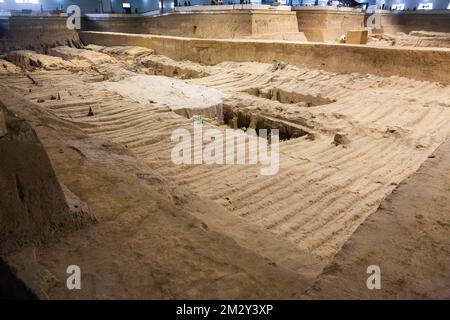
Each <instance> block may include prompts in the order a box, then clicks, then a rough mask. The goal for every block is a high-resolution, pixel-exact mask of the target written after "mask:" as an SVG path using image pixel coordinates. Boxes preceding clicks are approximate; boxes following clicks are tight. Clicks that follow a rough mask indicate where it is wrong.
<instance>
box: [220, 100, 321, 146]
mask: <svg viewBox="0 0 450 320" xmlns="http://www.w3.org/2000/svg"><path fill="white" fill-rule="evenodd" d="M223 122H224V123H225V124H226V125H228V126H229V127H230V128H232V129H238V128H240V129H243V130H244V131H245V130H247V129H248V128H251V129H255V130H256V133H257V134H258V135H260V130H261V129H265V130H267V131H266V132H267V136H269V135H270V134H271V132H272V130H273V129H277V130H278V134H279V139H280V141H285V140H291V139H295V138H299V137H303V136H308V138H310V139H314V134H313V132H312V131H309V130H307V129H306V128H303V127H300V126H298V125H295V124H292V123H289V122H288V121H285V120H281V119H277V118H274V117H270V116H268V115H263V114H258V113H253V112H252V111H250V110H245V109H244V110H242V109H239V108H237V107H233V106H229V105H224V106H223Z"/></svg>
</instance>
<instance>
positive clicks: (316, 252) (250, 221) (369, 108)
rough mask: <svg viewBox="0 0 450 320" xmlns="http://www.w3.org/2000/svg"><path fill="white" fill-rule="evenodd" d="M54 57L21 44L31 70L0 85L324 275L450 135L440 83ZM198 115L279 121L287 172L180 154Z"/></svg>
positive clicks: (141, 57)
mask: <svg viewBox="0 0 450 320" xmlns="http://www.w3.org/2000/svg"><path fill="white" fill-rule="evenodd" d="M50 54H51V55H52V56H44V55H38V54H36V53H29V52H16V53H13V54H11V55H10V57H8V59H9V60H10V61H13V62H14V63H15V64H17V65H18V66H19V67H20V68H21V70H18V69H14V67H12V66H11V65H10V64H8V68H9V70H10V71H9V72H3V73H4V74H2V75H1V76H0V84H2V85H5V86H7V87H9V88H11V89H12V90H14V91H16V92H18V93H19V94H21V95H22V96H23V97H25V98H26V99H29V100H31V101H33V102H35V103H37V104H39V105H40V106H42V107H44V108H45V109H47V110H49V111H51V112H53V113H54V114H55V115H57V116H58V117H60V118H62V119H65V120H69V121H71V122H73V123H74V124H76V125H77V126H78V127H79V128H81V129H82V130H83V131H84V132H85V133H87V134H88V135H91V136H94V137H100V138H104V139H107V140H110V141H112V142H116V143H119V144H122V145H124V146H126V148H128V150H130V151H131V152H132V153H133V154H135V155H136V157H137V158H138V159H139V160H140V161H142V162H143V163H145V164H147V165H148V166H149V167H151V168H152V169H155V170H156V171H157V172H158V173H159V174H161V176H164V177H166V178H168V179H169V180H171V181H172V182H174V183H175V184H177V185H181V186H183V187H186V188H188V189H189V190H191V191H192V192H194V193H195V194H197V195H198V196H199V197H200V198H203V199H209V200H212V201H214V202H216V203H217V204H219V205H221V206H222V207H223V208H225V209H226V211H224V212H226V214H227V215H230V216H232V217H236V218H237V219H238V221H242V223H244V224H246V225H250V226H254V227H255V228H257V230H259V231H258V232H260V233H262V234H268V235H270V236H271V237H275V238H276V239H278V240H279V241H281V242H283V243H286V245H287V246H290V247H292V248H293V250H298V252H302V253H306V254H307V257H308V258H305V259H309V261H310V265H309V268H305V265H302V266H301V268H300V267H299V266H296V265H295V263H294V262H292V261H289V259H286V258H285V259H284V261H281V260H283V259H282V258H281V257H279V259H280V261H277V262H280V263H281V264H284V265H285V266H287V267H288V268H290V269H294V271H296V272H299V273H303V274H310V275H312V276H314V275H317V274H318V273H320V271H321V270H322V268H323V267H324V266H325V265H326V264H327V263H329V262H330V261H331V259H332V258H333V257H334V256H335V255H336V253H337V252H338V251H339V250H340V248H341V247H342V246H343V244H344V243H345V242H346V240H347V239H348V238H349V237H350V236H351V235H352V234H353V233H354V231H355V230H356V229H357V228H358V226H359V225H360V224H361V223H362V222H363V221H364V220H365V219H366V218H367V217H368V216H369V215H370V214H371V213H373V212H375V211H376V210H377V208H378V206H379V205H380V203H381V202H382V201H383V199H384V198H385V197H386V196H387V195H389V194H390V193H391V192H392V190H393V189H394V188H395V187H396V185H397V184H399V183H400V182H401V181H403V180H404V179H405V178H406V177H408V176H409V175H411V174H412V173H414V172H415V171H416V170H417V169H418V168H419V166H420V165H421V164H422V163H423V162H424V161H425V160H426V159H427V158H428V157H429V156H430V154H432V152H433V151H434V150H435V149H436V148H437V147H438V146H439V145H440V144H441V143H442V142H443V141H444V140H445V139H446V138H447V137H449V136H450V122H449V121H448V119H449V118H450V87H448V86H444V85H441V84H438V83H430V82H423V81H417V80H412V79H407V78H401V77H388V78H387V77H379V76H374V75H365V74H333V73H329V72H324V71H321V70H312V69H299V68H296V67H293V66H290V65H285V64H283V63H280V62H278V63H274V64H262V63H234V62H225V63H221V64H219V65H216V66H203V65H199V64H195V63H191V62H186V61H184V62H177V61H173V60H171V59H169V58H167V57H163V56H158V55H155V54H153V52H152V51H151V50H148V49H144V48H135V47H134V48H133V47H115V48H105V47H99V46H88V47H87V48H86V49H72V48H67V47H61V48H55V49H53V50H51V52H50ZM30 61H34V62H30ZM36 61H38V62H36ZM5 63H6V62H5ZM5 65H6V64H5ZM5 68H6V67H5ZM193 115H202V116H204V117H206V124H205V126H206V127H218V128H220V129H221V130H225V129H226V128H228V127H227V126H226V125H225V124H226V123H227V122H228V121H229V120H230V118H233V117H236V120H237V126H238V127H247V126H249V125H250V126H251V125H252V123H253V125H254V126H256V127H257V128H279V129H280V132H281V133H284V138H285V139H284V141H282V142H281V143H280V161H279V162H280V167H279V172H278V174H276V175H272V176H264V175H261V174H260V172H259V168H258V167H257V166H254V165H175V164H173V163H172V161H171V151H172V148H173V147H174V145H175V143H174V142H172V141H171V133H172V131H173V130H175V129H179V128H186V129H188V130H189V131H192V130H193V123H194V121H195V119H194V118H193V117H192V116H193ZM222 119H224V120H225V124H223V123H221V121H220V120H222ZM240 134H242V135H245V133H244V131H240ZM336 137H345V139H344V140H343V141H341V140H339V139H336ZM256 246H257V245H255V247H256ZM275 255H276V254H275Z"/></svg>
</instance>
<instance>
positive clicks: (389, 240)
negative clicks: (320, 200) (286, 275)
mask: <svg viewBox="0 0 450 320" xmlns="http://www.w3.org/2000/svg"><path fill="white" fill-rule="evenodd" d="M449 193H450V140H447V141H446V142H444V143H443V144H442V145H441V146H440V147H439V148H438V149H437V150H436V152H434V153H433V155H432V156H431V157H430V158H429V159H428V160H427V161H425V163H424V164H423V165H422V166H421V167H420V169H419V170H418V171H417V173H415V174H414V175H413V176H411V177H409V178H408V179H406V180H405V181H404V182H402V183H401V184H400V185H399V186H398V187H397V188H396V189H395V190H394V192H393V193H392V194H391V195H389V197H387V198H386V200H385V201H383V203H382V204H381V206H380V208H379V209H378V210H377V212H375V213H374V214H372V215H371V216H370V217H369V218H368V219H367V220H366V221H365V222H364V224H362V225H361V226H360V227H359V228H358V230H357V231H356V232H355V233H354V234H353V235H352V237H351V238H350V240H349V241H348V242H347V243H346V244H345V246H344V248H343V249H342V250H341V251H340V252H339V253H338V255H337V256H336V258H335V259H334V260H333V263H331V264H330V265H329V266H328V267H327V268H326V269H325V270H324V272H323V273H322V274H321V275H320V276H319V278H318V280H317V281H316V283H315V284H314V286H313V287H312V288H311V289H310V290H308V293H307V296H308V297H310V298H314V299H317V298H321V299H323V298H328V299H329V298H335V299H336V298H338V299H343V298H350V299H386V298H388V299H393V298H396V299H449V298H450V270H449V266H450V237H449V234H450V197H449ZM369 265H378V266H379V267H380V270H381V289H380V290H368V289H367V287H366V279H367V277H368V276H369V275H368V274H367V273H366V269H367V267H368V266H369Z"/></svg>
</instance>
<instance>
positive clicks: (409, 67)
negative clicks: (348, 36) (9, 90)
mask: <svg viewBox="0 0 450 320" xmlns="http://www.w3.org/2000/svg"><path fill="white" fill-rule="evenodd" d="M80 36H81V39H82V40H83V42H85V43H91V44H98V45H104V46H127V45H132V46H142V47H146V48H151V49H154V50H155V52H156V53H158V54H163V55H167V56H169V57H171V58H173V59H176V60H191V61H194V62H200V63H204V64H217V63H220V62H223V61H257V62H265V63H272V62H273V61H274V60H277V61H284V62H287V63H290V64H292V65H295V66H298V67H309V68H317V69H323V70H327V71H332V72H338V73H351V72H359V73H370V74H376V75H382V76H392V75H398V76H405V77H410V78H414V79H421V80H429V81H437V82H442V83H446V84H450V74H449V72H448V70H450V49H412V48H391V47H389V48H371V47H367V46H362V45H361V46H356V45H355V46H351V45H341V44H332V45H330V44H323V43H295V42H277V41H264V40H232V39H229V40H210V39H190V38H181V37H168V36H151V35H131V34H119V33H98V32H81V34H80ZM361 90H364V87H361Z"/></svg>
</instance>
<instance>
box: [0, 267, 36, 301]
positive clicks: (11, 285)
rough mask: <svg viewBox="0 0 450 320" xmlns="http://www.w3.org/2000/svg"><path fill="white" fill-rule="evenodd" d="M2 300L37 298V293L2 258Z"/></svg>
mask: <svg viewBox="0 0 450 320" xmlns="http://www.w3.org/2000/svg"><path fill="white" fill-rule="evenodd" d="M0 300H37V297H36V295H35V294H34V293H33V292H31V290H30V289H29V288H28V287H27V286H26V285H25V284H24V283H23V282H22V281H21V280H20V279H18V278H17V277H16V275H15V274H14V272H13V271H12V270H11V268H10V267H9V266H8V264H7V263H6V262H5V261H3V260H2V259H0Z"/></svg>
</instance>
